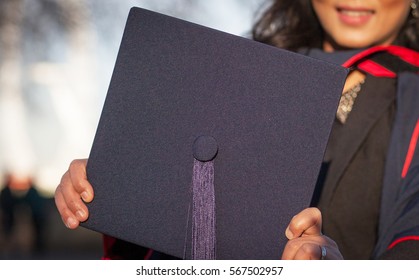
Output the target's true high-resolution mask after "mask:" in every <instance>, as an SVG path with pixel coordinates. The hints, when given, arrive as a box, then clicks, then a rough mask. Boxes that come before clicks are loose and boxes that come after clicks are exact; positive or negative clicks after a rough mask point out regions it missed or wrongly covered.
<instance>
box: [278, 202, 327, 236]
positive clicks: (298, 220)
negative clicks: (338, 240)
mask: <svg viewBox="0 0 419 280" xmlns="http://www.w3.org/2000/svg"><path fill="white" fill-rule="evenodd" d="M321 229H322V214H321V212H320V210H319V209H318V208H314V207H311V208H306V209H304V210H303V211H301V212H300V213H298V214H297V215H295V216H294V217H293V218H292V219H291V222H290V223H289V225H288V227H287V229H286V230H285V235H286V236H287V238H288V239H294V238H297V237H301V236H307V235H311V236H319V235H322V233H321Z"/></svg>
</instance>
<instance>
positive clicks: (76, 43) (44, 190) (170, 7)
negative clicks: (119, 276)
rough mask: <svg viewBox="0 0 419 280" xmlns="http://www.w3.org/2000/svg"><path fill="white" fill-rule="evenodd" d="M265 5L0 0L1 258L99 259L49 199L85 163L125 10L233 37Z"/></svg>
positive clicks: (91, 241) (97, 248)
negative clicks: (73, 165)
mask: <svg viewBox="0 0 419 280" xmlns="http://www.w3.org/2000/svg"><path fill="white" fill-rule="evenodd" d="M266 4H267V1H266V0H211V1H208V0H0V181H1V187H0V191H1V194H0V218H1V224H0V259H99V258H100V257H101V253H102V251H101V250H102V248H101V246H102V240H101V236H100V234H98V233H96V232H93V231H90V230H87V229H83V228H79V229H77V230H75V231H71V230H68V229H66V228H65V226H64V225H63V223H62V222H61V219H60V217H59V215H58V212H57V211H56V208H55V204H54V201H53V195H54V191H55V188H56V186H57V185H58V183H59V181H60V178H61V176H62V175H63V174H64V172H65V171H66V170H67V167H68V165H69V163H70V162H71V160H73V159H75V158H87V157H88V156H89V151H90V148H91V145H92V142H93V138H94V134H95V131H96V126H97V123H98V120H99V117H100V112H101V109H102V105H103V102H104V99H105V96H106V92H107V88H108V85H109V82H110V78H111V75H112V71H113V66H114V63H115V60H116V56H117V52H118V48H119V44H120V41H121V38H122V33H123V29H124V26H125V21H126V18H127V15H128V12H129V9H130V8H131V7H133V6H137V7H143V8H146V9H149V10H153V11H157V12H160V13H163V14H167V15H171V16H175V17H178V18H182V19H185V20H188V21H192V22H195V23H198V24H202V25H205V26H208V27H212V28H215V29H219V30H222V31H225V32H228V33H232V34H235V35H238V36H243V37H248V38H250V30H251V26H252V24H253V23H254V21H255V19H256V18H257V15H258V14H259V12H260V11H261V9H263V7H265V6H266Z"/></svg>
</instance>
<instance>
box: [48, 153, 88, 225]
mask: <svg viewBox="0 0 419 280" xmlns="http://www.w3.org/2000/svg"><path fill="white" fill-rule="evenodd" d="M86 165H87V159H77V160H73V161H72V162H71V164H70V166H69V168H68V170H67V172H66V173H64V175H63V176H62V178H61V182H60V184H59V185H58V187H57V189H56V190H55V196H54V197H55V205H56V206H57V209H58V211H59V212H60V215H61V219H62V220H63V222H64V224H65V225H66V226H67V227H68V228H70V229H75V228H77V227H78V226H79V224H80V222H83V221H86V220H87V218H88V216H89V211H88V210H87V207H86V205H85V203H88V202H91V201H92V200H93V196H94V193H93V188H92V186H91V185H90V183H89V182H88V181H87V176H86Z"/></svg>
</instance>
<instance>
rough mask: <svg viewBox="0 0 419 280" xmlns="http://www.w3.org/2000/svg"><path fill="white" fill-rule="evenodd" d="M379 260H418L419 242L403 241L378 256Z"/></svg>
mask: <svg viewBox="0 0 419 280" xmlns="http://www.w3.org/2000/svg"><path fill="white" fill-rule="evenodd" d="M380 259H381V260H419V240H408V241H403V242H401V243H399V244H397V245H396V246H394V247H393V248H392V249H390V250H387V251H386V252H385V253H384V254H382V255H381V256H380Z"/></svg>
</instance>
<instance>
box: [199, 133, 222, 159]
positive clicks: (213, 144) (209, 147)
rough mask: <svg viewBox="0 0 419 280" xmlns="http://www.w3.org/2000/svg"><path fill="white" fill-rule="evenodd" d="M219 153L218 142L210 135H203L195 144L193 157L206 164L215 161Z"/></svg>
mask: <svg viewBox="0 0 419 280" xmlns="http://www.w3.org/2000/svg"><path fill="white" fill-rule="evenodd" d="M217 152H218V144H217V140H215V138H214V137H212V136H208V135H202V136H199V137H197V138H196V139H195V142H194V143H193V156H194V158H195V159H197V160H199V161H202V162H206V161H210V160H213V159H214V158H215V156H216V155H217Z"/></svg>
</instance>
